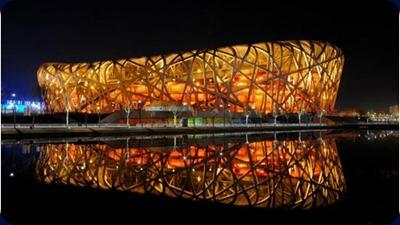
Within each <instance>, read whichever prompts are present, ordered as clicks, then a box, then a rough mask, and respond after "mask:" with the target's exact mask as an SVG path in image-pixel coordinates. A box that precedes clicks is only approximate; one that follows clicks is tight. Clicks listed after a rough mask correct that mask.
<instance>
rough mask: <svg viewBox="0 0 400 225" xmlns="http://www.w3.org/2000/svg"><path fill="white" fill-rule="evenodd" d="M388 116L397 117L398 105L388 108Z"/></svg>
mask: <svg viewBox="0 0 400 225" xmlns="http://www.w3.org/2000/svg"><path fill="white" fill-rule="evenodd" d="M389 114H391V115H394V116H399V105H392V106H389Z"/></svg>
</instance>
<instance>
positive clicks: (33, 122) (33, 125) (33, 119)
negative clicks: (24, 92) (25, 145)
mask: <svg viewBox="0 0 400 225" xmlns="http://www.w3.org/2000/svg"><path fill="white" fill-rule="evenodd" d="M34 127H35V112H33V113H32V128H34Z"/></svg>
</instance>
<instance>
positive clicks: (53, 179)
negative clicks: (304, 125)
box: [36, 139, 345, 209]
mask: <svg viewBox="0 0 400 225" xmlns="http://www.w3.org/2000/svg"><path fill="white" fill-rule="evenodd" d="M128 153H129V154H128ZM36 177H37V178H38V179H39V180H40V181H42V182H45V183H49V184H67V185H76V186H89V187H92V188H100V189H107V190H109V189H116V190H119V191H130V192H135V193H150V194H165V195H167V196H169V197H174V198H184V199H193V200H199V199H203V200H208V201H216V202H220V203H223V204H233V205H242V206H254V207H270V208H279V207H285V208H287V207H290V208H305V209H308V208H311V207H315V206H321V205H328V204H333V203H335V202H336V201H337V200H338V199H340V198H341V196H342V193H343V192H344V190H345V179H344V175H343V172H342V167H341V163H340V160H339V156H338V152H337V149H336V144H335V141H334V140H333V139H324V140H305V141H301V140H285V141H274V140H265V141H257V142H252V143H249V144H243V143H230V144H209V145H207V147H195V146H186V147H181V148H174V149H172V150H171V149H170V150H166V151H152V150H151V147H140V148H139V147H129V148H126V147H121V148H118V147H117V148H116V147H111V146H108V145H105V144H87V145H84V144H82V145H79V144H47V145H46V146H45V148H44V151H43V154H41V155H40V157H39V159H38V161H37V164H36Z"/></svg>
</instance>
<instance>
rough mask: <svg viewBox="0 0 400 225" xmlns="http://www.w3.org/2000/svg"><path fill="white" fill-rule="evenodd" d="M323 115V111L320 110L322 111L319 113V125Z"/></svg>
mask: <svg viewBox="0 0 400 225" xmlns="http://www.w3.org/2000/svg"><path fill="white" fill-rule="evenodd" d="M324 114H325V110H322V111H321V112H320V113H319V125H322V117H323V116H324Z"/></svg>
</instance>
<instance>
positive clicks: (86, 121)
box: [85, 112, 87, 128]
mask: <svg viewBox="0 0 400 225" xmlns="http://www.w3.org/2000/svg"><path fill="white" fill-rule="evenodd" d="M85 126H86V128H87V112H85Z"/></svg>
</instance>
